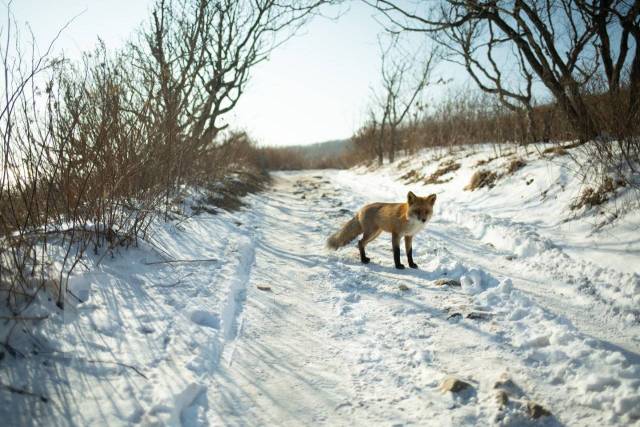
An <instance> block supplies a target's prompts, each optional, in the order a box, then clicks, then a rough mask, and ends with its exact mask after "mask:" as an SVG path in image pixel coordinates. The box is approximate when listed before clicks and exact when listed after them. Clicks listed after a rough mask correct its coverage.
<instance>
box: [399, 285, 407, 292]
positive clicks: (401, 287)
mask: <svg viewBox="0 0 640 427" xmlns="http://www.w3.org/2000/svg"><path fill="white" fill-rule="evenodd" d="M398 289H400V290H401V291H403V292H406V291H408V290H409V287H408V286H407V285H404V284H403V285H400V286H398Z"/></svg>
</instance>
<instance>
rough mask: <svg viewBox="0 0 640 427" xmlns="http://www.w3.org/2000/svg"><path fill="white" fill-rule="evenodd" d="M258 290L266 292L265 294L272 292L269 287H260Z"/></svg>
mask: <svg viewBox="0 0 640 427" xmlns="http://www.w3.org/2000/svg"><path fill="white" fill-rule="evenodd" d="M257 288H258V290H261V291H265V292H271V286H267V285H258V286H257Z"/></svg>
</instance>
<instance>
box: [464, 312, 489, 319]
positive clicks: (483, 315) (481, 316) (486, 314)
mask: <svg viewBox="0 0 640 427" xmlns="http://www.w3.org/2000/svg"><path fill="white" fill-rule="evenodd" d="M492 316H493V313H490V312H488V311H472V312H470V313H467V319H475V320H487V319H491V317H492Z"/></svg>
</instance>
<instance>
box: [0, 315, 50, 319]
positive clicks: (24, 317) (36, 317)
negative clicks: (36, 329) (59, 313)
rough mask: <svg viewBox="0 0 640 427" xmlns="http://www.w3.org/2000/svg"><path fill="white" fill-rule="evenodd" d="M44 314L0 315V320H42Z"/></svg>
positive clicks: (44, 317)
mask: <svg viewBox="0 0 640 427" xmlns="http://www.w3.org/2000/svg"><path fill="white" fill-rule="evenodd" d="M47 317H49V315H46V316H0V320H44V319H46V318H47Z"/></svg>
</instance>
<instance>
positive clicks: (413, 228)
mask: <svg viewBox="0 0 640 427" xmlns="http://www.w3.org/2000/svg"><path fill="white" fill-rule="evenodd" d="M425 224H426V223H425V222H422V221H420V220H419V219H418V218H416V217H414V216H410V217H409V221H408V223H407V225H406V227H405V229H404V234H405V236H413V235H415V234H417V233H418V232H419V231H420V230H422V229H423V228H424V226H425Z"/></svg>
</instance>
